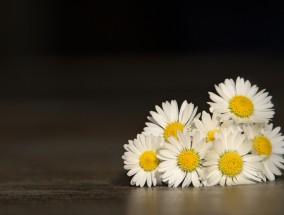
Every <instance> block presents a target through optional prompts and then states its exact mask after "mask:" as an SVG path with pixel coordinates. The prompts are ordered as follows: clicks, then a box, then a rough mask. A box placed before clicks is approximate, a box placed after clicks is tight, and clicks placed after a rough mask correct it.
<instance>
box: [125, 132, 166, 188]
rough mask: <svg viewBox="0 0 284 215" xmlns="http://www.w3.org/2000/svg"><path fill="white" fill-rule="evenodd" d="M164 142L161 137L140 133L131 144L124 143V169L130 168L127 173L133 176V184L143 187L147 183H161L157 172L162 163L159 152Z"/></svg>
mask: <svg viewBox="0 0 284 215" xmlns="http://www.w3.org/2000/svg"><path fill="white" fill-rule="evenodd" d="M162 143H163V141H162V138H161V137H158V136H153V135H148V136H145V135H143V134H140V135H137V139H134V140H133V141H132V140H129V144H125V145H124V148H125V150H126V152H125V153H124V155H123V156H122V159H123V160H124V169H126V170H129V171H128V173H127V175H128V176H133V178H132V180H131V182H130V184H131V185H136V186H140V187H143V186H144V185H145V183H147V186H148V187H151V186H156V185H157V184H160V183H161V180H160V176H159V173H158V172H157V170H158V166H159V164H160V160H159V158H158V157H157V153H158V151H159V149H160V148H161V145H162Z"/></svg>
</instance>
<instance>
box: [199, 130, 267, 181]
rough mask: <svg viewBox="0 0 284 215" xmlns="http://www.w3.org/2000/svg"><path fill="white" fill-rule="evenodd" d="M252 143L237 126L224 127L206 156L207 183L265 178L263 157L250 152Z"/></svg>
mask: <svg viewBox="0 0 284 215" xmlns="http://www.w3.org/2000/svg"><path fill="white" fill-rule="evenodd" d="M250 150H251V144H248V143H246V142H245V135H243V134H241V132H240V131H239V130H238V129H236V128H233V129H232V128H227V129H223V130H222V132H220V133H219V134H218V135H217V137H216V140H215V141H214V145H213V148H212V149H211V150H210V151H209V152H208V153H207V155H206V157H205V160H206V161H205V162H204V166H207V168H206V172H207V177H206V180H207V185H208V186H213V185H216V184H220V185H221V186H224V185H228V186H230V185H237V184H253V183H255V182H261V181H262V179H263V175H262V171H263V165H262V163H261V162H260V161H262V160H263V157H261V156H258V155H252V154H249V152H250Z"/></svg>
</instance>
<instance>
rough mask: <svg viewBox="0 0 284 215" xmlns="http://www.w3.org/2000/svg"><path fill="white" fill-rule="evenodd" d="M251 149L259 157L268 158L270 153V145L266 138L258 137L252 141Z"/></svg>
mask: <svg viewBox="0 0 284 215" xmlns="http://www.w3.org/2000/svg"><path fill="white" fill-rule="evenodd" d="M253 148H254V150H255V151H256V152H257V154H259V155H266V156H268V157H269V156H270V155H271V153H272V145H271V142H270V140H269V139H268V138H266V137H264V136H258V137H256V138H255V139H254V141H253Z"/></svg>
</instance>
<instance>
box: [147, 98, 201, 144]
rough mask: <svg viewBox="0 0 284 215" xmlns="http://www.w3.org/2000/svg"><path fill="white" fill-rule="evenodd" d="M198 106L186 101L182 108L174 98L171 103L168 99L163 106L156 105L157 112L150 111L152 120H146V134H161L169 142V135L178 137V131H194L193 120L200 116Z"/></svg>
mask: <svg viewBox="0 0 284 215" xmlns="http://www.w3.org/2000/svg"><path fill="white" fill-rule="evenodd" d="M196 112H197V107H194V105H193V104H192V103H187V101H184V102H183V103H182V105H181V108H180V110H179V109H178V105H177V102H176V101H175V100H172V101H171V103H170V102H168V101H166V102H163V103H162V108H161V107H159V106H156V112H155V111H150V114H151V117H148V119H149V120H150V121H151V122H146V125H147V127H145V128H144V132H143V133H144V134H145V135H149V134H154V135H158V136H161V137H163V138H164V139H165V141H167V142H168V139H169V137H172V136H173V137H175V138H177V137H178V135H177V132H178V131H181V132H183V133H185V132H192V125H193V120H194V119H195V118H199V116H200V114H197V115H196Z"/></svg>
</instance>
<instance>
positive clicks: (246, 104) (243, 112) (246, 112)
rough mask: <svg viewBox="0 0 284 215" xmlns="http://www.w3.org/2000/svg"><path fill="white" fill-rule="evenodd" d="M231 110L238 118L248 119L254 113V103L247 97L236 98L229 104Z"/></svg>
mask: <svg viewBox="0 0 284 215" xmlns="http://www.w3.org/2000/svg"><path fill="white" fill-rule="evenodd" d="M229 108H230V110H231V111H232V112H233V113H234V114H235V115H236V116H238V117H241V118H248V117H250V116H251V115H252V114H253V112H254V105H253V103H252V101H251V100H250V99H249V98H248V97H246V96H235V97H233V98H232V99H231V100H230V102H229Z"/></svg>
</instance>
